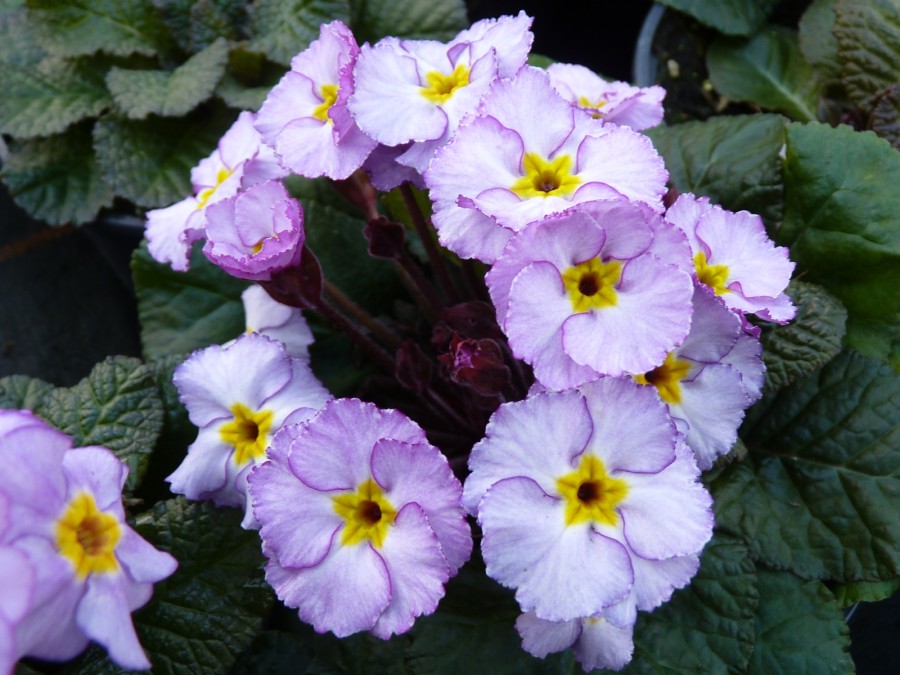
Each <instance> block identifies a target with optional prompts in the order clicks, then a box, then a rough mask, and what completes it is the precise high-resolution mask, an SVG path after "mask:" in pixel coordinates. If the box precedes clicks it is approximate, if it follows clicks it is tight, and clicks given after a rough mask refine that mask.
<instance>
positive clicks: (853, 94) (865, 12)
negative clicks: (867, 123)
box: [834, 0, 900, 109]
mask: <svg viewBox="0 0 900 675" xmlns="http://www.w3.org/2000/svg"><path fill="white" fill-rule="evenodd" d="M835 13H836V15H837V19H836V21H835V23H834V34H835V35H836V36H837V40H838V54H839V56H840V60H841V63H842V64H843V71H842V72H843V78H842V80H843V83H844V86H845V87H846V89H847V93H848V94H849V95H850V98H852V99H853V101H854V102H855V103H856V104H857V105H859V106H861V107H863V108H866V109H868V108H869V107H870V106H871V104H872V98H873V97H874V96H875V95H876V94H877V93H878V92H880V91H881V90H883V89H885V88H886V87H889V86H890V85H892V84H894V83H895V82H898V81H900V2H898V0H849V1H848V0H837V3H836V5H835Z"/></svg>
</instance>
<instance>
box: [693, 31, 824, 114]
mask: <svg viewBox="0 0 900 675" xmlns="http://www.w3.org/2000/svg"><path fill="white" fill-rule="evenodd" d="M706 64H707V67H708V68H709V78H710V80H711V81H712V83H713V85H714V86H715V87H716V89H718V90H719V91H720V92H721V93H722V94H724V95H726V96H728V97H730V98H732V99H736V100H738V101H750V102H752V103H755V104H757V105H758V106H760V107H761V108H765V109H767V110H777V111H779V112H783V113H785V114H786V115H788V116H789V117H792V118H793V119H796V120H801V121H811V120H815V119H816V118H817V115H816V110H817V108H818V105H819V88H818V85H817V83H816V81H815V80H814V79H813V76H812V67H811V66H810V65H809V64H808V63H807V62H806V60H805V59H804V58H803V55H802V54H801V53H800V47H799V46H798V44H797V34H796V33H795V32H794V31H791V30H788V29H787V28H781V27H780V26H769V27H767V28H764V29H763V30H761V31H760V32H759V33H757V34H756V35H754V36H753V37H752V38H750V39H737V38H719V39H718V40H716V41H714V42H713V43H712V45H711V46H710V48H709V51H708V52H707V53H706Z"/></svg>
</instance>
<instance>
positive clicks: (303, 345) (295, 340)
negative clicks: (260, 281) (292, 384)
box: [241, 284, 315, 362]
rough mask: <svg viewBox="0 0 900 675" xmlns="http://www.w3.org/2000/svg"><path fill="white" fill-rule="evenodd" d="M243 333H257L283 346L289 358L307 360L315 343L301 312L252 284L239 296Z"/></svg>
mask: <svg viewBox="0 0 900 675" xmlns="http://www.w3.org/2000/svg"><path fill="white" fill-rule="evenodd" d="M241 302H242V303H243V305H244V320H245V323H246V329H245V332H247V333H259V334H260V335H265V336H266V337H268V338H271V339H273V340H278V341H279V342H280V343H281V344H283V345H284V349H285V351H286V352H287V355H288V356H293V357H294V358H298V359H303V360H304V361H307V362H308V361H309V346H310V345H311V344H312V343H313V342H314V341H315V338H314V337H313V333H312V331H311V330H310V328H309V324H307V323H306V319H305V318H303V312H301V311H300V310H299V309H296V308H294V307H288V306H287V305H282V304H281V303H280V302H278V301H277V300H274V299H273V298H272V296H271V295H269V294H268V293H267V292H266V291H265V289H264V288H263V287H262V286H259V285H257V284H253V285H251V286H248V287H247V289H246V290H245V291H244V292H243V293H241Z"/></svg>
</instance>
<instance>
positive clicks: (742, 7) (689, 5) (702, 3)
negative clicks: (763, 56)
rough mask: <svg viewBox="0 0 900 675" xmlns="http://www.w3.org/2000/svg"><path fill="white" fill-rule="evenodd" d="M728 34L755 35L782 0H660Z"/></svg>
mask: <svg viewBox="0 0 900 675" xmlns="http://www.w3.org/2000/svg"><path fill="white" fill-rule="evenodd" d="M660 2H661V3H662V4H664V5H668V6H669V7H672V8H673V9H677V10H679V11H681V12H685V13H687V14H690V15H691V16H693V17H694V18H695V19H697V21H699V22H700V23H702V24H704V25H706V26H709V27H710V28H715V29H716V30H717V31H719V32H720V33H725V34H726V35H751V34H753V33H755V32H756V31H757V30H759V29H760V28H761V27H762V25H763V24H764V23H765V22H766V19H767V18H768V17H769V14H770V13H771V12H772V9H774V7H775V5H777V4H778V2H779V0H754V1H753V2H746V0H660Z"/></svg>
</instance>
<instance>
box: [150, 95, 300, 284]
mask: <svg viewBox="0 0 900 675" xmlns="http://www.w3.org/2000/svg"><path fill="white" fill-rule="evenodd" d="M253 119H254V115H253V113H251V112H246V111H245V112H242V113H241V114H240V115H238V118H237V121H235V123H234V124H233V125H232V127H231V128H230V129H229V130H228V131H226V132H225V134H224V135H223V136H222V138H221V139H219V143H218V146H217V147H216V150H215V151H213V153H212V154H211V155H210V156H209V157H207V158H205V159H203V160H201V161H200V163H199V164H198V165H197V166H195V167H194V168H193V169H191V182H192V183H193V186H194V194H193V195H192V196H190V197H187V198H186V199H183V200H182V201H180V202H178V203H176V204H173V205H171V206H168V207H166V208H163V209H154V210H152V211H148V212H147V232H146V235H147V243H148V249H149V250H150V255H152V256H153V258H154V259H155V260H157V261H158V262H161V263H168V264H170V265H171V266H172V269H174V270H177V271H179V272H184V271H186V270H187V269H188V268H189V266H190V253H191V244H193V243H194V242H195V241H199V240H201V239H203V238H204V237H205V231H206V208H207V207H208V206H209V205H211V204H215V203H216V202H218V201H219V200H222V199H227V198H228V197H233V196H234V195H236V194H237V193H238V192H239V191H240V190H242V189H245V188H247V187H249V186H251V185H254V184H256V183H261V182H263V181H267V180H271V179H276V178H282V177H284V176H285V175H287V171H286V170H285V169H284V167H282V166H281V164H280V163H279V162H278V159H277V158H276V157H275V153H274V152H273V151H272V149H271V148H269V147H268V146H267V145H265V144H263V143H262V140H261V139H260V137H259V133H258V132H257V131H256V129H254V128H253Z"/></svg>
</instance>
